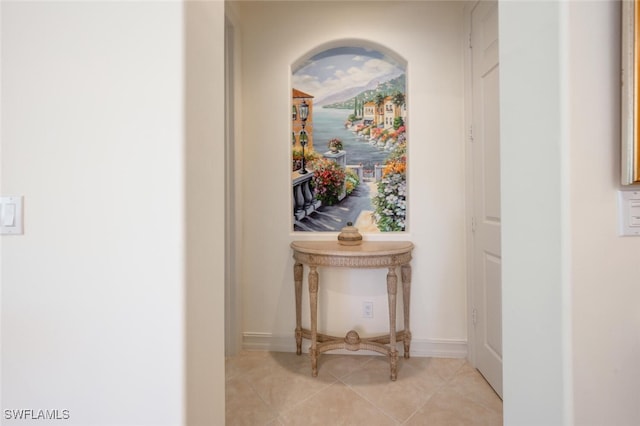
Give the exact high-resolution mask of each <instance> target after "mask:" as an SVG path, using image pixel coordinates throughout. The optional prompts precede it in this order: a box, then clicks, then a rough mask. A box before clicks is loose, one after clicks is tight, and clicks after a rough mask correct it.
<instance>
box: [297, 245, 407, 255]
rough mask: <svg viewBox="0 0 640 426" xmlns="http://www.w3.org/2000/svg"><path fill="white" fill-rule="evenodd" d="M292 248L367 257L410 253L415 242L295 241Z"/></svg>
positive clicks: (302, 251)
mask: <svg viewBox="0 0 640 426" xmlns="http://www.w3.org/2000/svg"><path fill="white" fill-rule="evenodd" d="M291 248H292V249H293V250H294V251H297V252H299V253H306V254H315V255H324V256H341V257H367V256H391V255H397V254H402V253H408V252H410V251H411V250H413V243H411V242H410V241H363V242H362V244H360V245H356V246H348V245H342V244H340V243H338V241H293V242H292V243H291Z"/></svg>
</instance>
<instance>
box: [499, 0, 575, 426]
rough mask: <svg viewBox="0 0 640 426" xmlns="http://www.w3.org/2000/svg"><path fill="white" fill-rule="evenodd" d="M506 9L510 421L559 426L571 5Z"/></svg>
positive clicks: (503, 96)
mask: <svg viewBox="0 0 640 426" xmlns="http://www.w3.org/2000/svg"><path fill="white" fill-rule="evenodd" d="M499 13H500V15H499V19H500V23H499V29H500V121H501V123H500V138H501V139H500V143H501V149H500V155H501V162H502V164H501V179H502V183H501V185H502V188H501V192H502V194H501V195H502V223H503V227H502V253H503V268H502V295H503V317H502V322H503V325H502V330H503V360H504V362H503V374H504V380H503V384H504V401H505V405H504V421H505V424H508V425H510V424H513V425H516V424H517V425H541V424H544V425H558V424H564V423H565V421H566V416H567V413H568V408H567V403H568V399H567V397H566V395H565V392H566V391H567V389H568V386H569V385H570V384H569V383H567V378H566V376H565V373H566V372H568V371H570V369H569V366H568V365H567V357H568V355H567V347H566V346H568V342H569V339H570V337H571V336H570V334H569V333H568V331H567V327H568V321H567V318H566V317H565V314H568V313H570V310H568V309H569V308H570V303H569V302H568V301H567V300H566V299H567V298H566V293H567V288H568V287H569V285H570V284H569V282H568V278H567V277H566V275H565V274H566V268H567V266H568V265H567V262H568V257H567V256H568V253H567V252H568V249H567V244H568V236H567V234H568V229H567V228H566V215H567V209H566V201H565V200H566V197H567V195H568V192H567V188H566V183H565V176H566V173H567V167H568V158H567V156H566V148H564V147H565V146H566V143H567V141H566V135H565V133H564V132H565V128H564V126H565V120H566V110H565V108H564V101H565V98H564V95H565V93H564V92H563V86H562V84H563V83H564V81H563V72H564V71H563V68H562V65H563V63H562V61H561V55H562V54H563V53H564V50H563V49H564V48H565V46H564V45H563V43H562V35H563V34H562V32H561V23H562V10H561V6H560V3H558V2H503V3H501V4H500V10H499ZM565 342H566V343H567V345H565ZM567 424H568V423H567Z"/></svg>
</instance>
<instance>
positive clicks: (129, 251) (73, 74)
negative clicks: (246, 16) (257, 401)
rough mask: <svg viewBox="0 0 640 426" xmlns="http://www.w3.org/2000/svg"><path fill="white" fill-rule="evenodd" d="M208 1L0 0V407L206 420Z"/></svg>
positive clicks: (211, 378)
mask: <svg viewBox="0 0 640 426" xmlns="http://www.w3.org/2000/svg"><path fill="white" fill-rule="evenodd" d="M194 14H195V15H198V16H199V17H200V20H198V19H197V18H195V19H194ZM223 17H224V14H223V6H222V3H217V4H215V3H212V4H210V5H199V6H195V7H194V8H192V9H189V10H188V11H187V20H186V21H185V20H184V19H185V16H184V14H183V5H182V3H181V2H104V3H101V2H90V3H89V2H40V3H36V2H19V3H18V2H15V3H14V2H3V3H2V34H1V35H2V69H1V71H2V134H1V136H2V144H1V148H2V164H1V173H2V182H1V192H2V194H21V195H24V199H25V206H24V207H25V216H24V219H25V233H24V235H22V236H12V237H2V276H1V278H2V302H1V303H2V306H1V307H2V309H1V317H0V319H1V325H2V330H1V331H2V336H1V337H2V361H1V362H2V378H1V381H2V403H1V405H2V409H3V410H5V409H35V410H38V409H59V410H69V414H70V420H69V421H67V422H65V424H75V425H112V424H118V425H132V424H137V425H145V424H148V425H160V424H167V425H176V424H184V422H185V421H186V418H187V409H188V410H189V413H188V414H189V418H188V419H189V421H190V422H191V423H195V422H196V421H198V420H202V421H203V423H201V424H223V422H224V417H223V416H224V380H223V376H224V360H223V353H222V347H221V346H216V344H219V342H222V341H223V321H222V315H223V308H222V304H223V300H224V296H223V294H224V293H223V279H224V275H223V268H222V267H221V265H222V264H223V259H224V252H223V251H221V247H222V245H221V243H220V238H219V236H220V235H221V234H223V233H224V221H223V220H222V217H223V211H221V210H218V209H216V208H215V206H216V204H215V201H214V200H215V197H216V196H215V194H219V193H221V192H224V182H223V180H220V179H219V175H220V170H221V169H222V168H223V167H222V160H221V159H220V157H217V156H215V155H213V154H214V153H215V152H217V151H218V148H219V146H222V142H221V140H220V139H219V138H216V137H215V136H216V135H217V133H216V131H217V129H220V128H221V127H222V126H223V125H224V121H223V98H222V97H221V96H218V93H219V92H220V91H222V90H223V81H224V80H223V75H224V74H223V70H222V68H221V65H219V64H220V61H218V56H219V55H220V56H221V55H222V49H221V46H222V40H223V37H222V30H223V28H224V27H223V24H224V22H223ZM185 28H186V29H187V30H188V31H187V35H186V38H187V40H188V41H185V35H184V31H185ZM187 42H188V43H189V46H188V48H187V49H185V47H184V44H185V43H187ZM185 50H186V51H185ZM185 57H186V63H185ZM212 64H213V65H212ZM185 73H186V76H185ZM186 77H188V78H189V82H190V86H189V88H187V89H186V91H185V78H186ZM185 98H186V105H185ZM185 107H186V111H187V112H188V117H186V115H187V113H185ZM185 120H186V122H185ZM185 137H186V139H185ZM217 144H220V145H219V146H218V145H217ZM185 208H188V211H187V213H186V214H185V213H184V210H185ZM185 220H186V221H188V226H186V229H185ZM185 293H186V296H185ZM187 311H188V312H187ZM187 313H188V315H187ZM185 327H188V330H187V331H185ZM187 362H188V365H186V364H187ZM205 398H206V399H205ZM5 417H6V414H5V412H4V411H3V413H2V418H3V424H13V423H14V422H12V421H10V420H6V419H5ZM54 422H55V421H54ZM58 422H59V421H58ZM16 423H17V422H16ZM21 423H23V422H21ZM26 423H27V424H29V422H26ZM36 423H38V424H46V423H47V422H43V421H36Z"/></svg>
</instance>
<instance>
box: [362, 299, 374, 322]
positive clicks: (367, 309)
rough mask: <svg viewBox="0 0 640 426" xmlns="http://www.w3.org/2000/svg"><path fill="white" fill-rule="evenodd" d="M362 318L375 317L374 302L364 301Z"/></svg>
mask: <svg viewBox="0 0 640 426" xmlns="http://www.w3.org/2000/svg"><path fill="white" fill-rule="evenodd" d="M362 318H373V302H362Z"/></svg>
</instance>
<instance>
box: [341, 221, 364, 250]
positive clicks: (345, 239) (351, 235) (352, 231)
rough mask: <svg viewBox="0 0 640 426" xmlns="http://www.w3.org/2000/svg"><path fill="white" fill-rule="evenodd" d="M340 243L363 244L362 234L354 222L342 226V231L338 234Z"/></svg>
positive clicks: (344, 244)
mask: <svg viewBox="0 0 640 426" xmlns="http://www.w3.org/2000/svg"><path fill="white" fill-rule="evenodd" d="M338 244H341V245H343V246H357V245H360V244H362V234H360V233H359V232H358V228H356V227H355V226H353V223H351V222H347V226H345V227H344V228H342V232H340V234H339V235H338Z"/></svg>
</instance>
